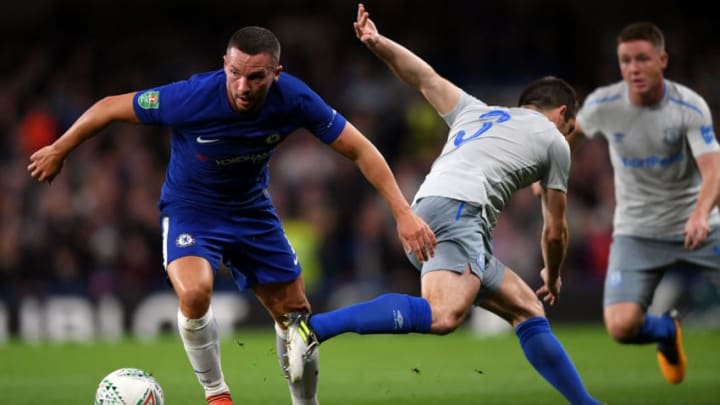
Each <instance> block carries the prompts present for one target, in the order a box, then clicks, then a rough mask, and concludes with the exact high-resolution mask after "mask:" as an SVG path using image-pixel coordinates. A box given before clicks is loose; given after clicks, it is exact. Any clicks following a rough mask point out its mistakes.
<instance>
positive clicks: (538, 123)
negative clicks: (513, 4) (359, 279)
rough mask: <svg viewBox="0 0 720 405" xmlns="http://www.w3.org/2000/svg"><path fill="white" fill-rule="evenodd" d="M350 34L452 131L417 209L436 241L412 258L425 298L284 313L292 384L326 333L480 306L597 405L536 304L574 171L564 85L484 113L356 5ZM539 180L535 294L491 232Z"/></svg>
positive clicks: (557, 383) (555, 255) (577, 394)
mask: <svg viewBox="0 0 720 405" xmlns="http://www.w3.org/2000/svg"><path fill="white" fill-rule="evenodd" d="M355 30H356V34H357V37H358V38H359V39H360V40H361V41H362V42H363V43H364V44H365V45H366V46H367V47H368V48H369V49H370V50H371V51H372V52H373V53H375V55H376V56H377V57H378V58H380V59H381V60H382V61H383V62H385V63H386V64H387V65H388V67H389V68H390V69H391V70H392V71H393V72H394V73H395V75H396V76H398V78H400V79H401V80H402V81H404V82H405V83H407V84H409V85H410V86H412V87H415V88H416V89H418V90H419V91H420V92H421V93H422V94H423V96H425V98H426V99H427V101H428V102H429V103H430V104H431V105H432V106H433V107H434V108H435V109H436V110H437V111H438V113H439V114H441V115H442V117H443V119H444V120H445V122H446V123H447V124H448V126H449V127H450V132H449V133H448V139H447V142H446V144H445V146H444V148H443V150H442V152H441V153H440V156H439V157H438V158H437V159H436V160H435V162H434V163H433V166H432V169H431V171H430V173H429V174H428V175H427V177H426V178H425V181H424V182H423V184H422V185H421V186H420V189H419V190H418V192H417V194H416V195H415V198H414V202H413V209H414V210H415V212H417V213H418V214H419V215H420V216H421V217H422V218H423V219H424V220H425V221H426V222H427V223H428V224H429V225H430V227H431V228H432V229H433V231H434V232H435V235H436V237H437V241H438V244H437V247H436V249H435V252H434V256H433V257H431V258H430V259H429V260H428V261H427V262H425V263H420V262H418V261H417V260H416V259H415V258H413V257H412V256H411V255H409V256H408V257H409V259H410V261H411V262H412V263H413V264H414V265H415V266H416V267H417V268H418V270H420V272H421V284H422V286H421V288H422V297H412V296H408V295H404V294H384V295H381V296H379V297H377V298H375V299H374V300H371V301H368V302H364V303H359V304H355V305H351V306H348V307H345V308H341V309H338V310H335V311H331V312H327V313H318V314H314V315H311V316H309V317H308V316H307V315H306V314H298V313H296V314H290V315H289V318H290V319H291V324H290V327H289V328H288V339H289V340H288V345H289V347H288V361H289V372H290V379H291V380H296V379H302V378H305V377H307V373H306V372H305V374H303V371H304V370H303V369H304V367H305V362H306V361H307V359H310V358H312V354H313V353H314V351H315V350H316V349H317V347H318V345H319V343H320V342H322V341H325V340H327V339H330V338H332V337H333V336H336V335H339V334H342V333H345V332H355V333H359V334H374V333H413V332H414V333H432V334H439V335H444V334H448V333H450V332H452V331H453V330H455V329H456V328H457V327H458V326H460V325H461V323H462V322H463V320H464V319H465V317H466V316H467V314H468V312H469V311H470V310H471V309H472V307H473V305H480V306H482V307H484V308H487V309H489V310H490V311H492V312H494V313H496V314H498V315H499V316H501V317H502V318H504V319H505V320H506V321H507V322H509V323H510V324H511V325H512V326H513V327H514V328H515V331H516V333H517V336H518V339H519V341H520V345H521V347H522V349H523V351H524V353H525V356H526V357H527V359H528V361H529V362H530V363H531V364H532V366H533V367H535V369H536V370H537V371H538V373H540V374H541V375H542V376H543V377H544V378H545V379H546V380H547V381H548V382H549V383H550V384H552V385H553V386H554V387H555V388H556V389H557V390H558V391H559V392H560V393H561V394H562V395H563V396H564V397H565V398H566V399H567V401H568V402H569V403H572V404H597V403H599V402H598V401H596V400H595V399H594V398H593V397H592V396H591V395H590V394H589V393H588V392H587V391H586V389H585V387H584V386H583V383H582V381H581V378H580V376H579V375H578V372H577V370H576V369H575V367H574V365H573V363H572V361H571V360H570V358H569V357H568V355H567V354H566V352H565V350H564V349H563V347H562V345H561V344H560V342H559V341H558V340H557V338H556V337H555V335H554V334H553V333H552V331H551V329H550V325H549V324H548V321H547V319H546V317H545V312H544V308H543V305H542V303H541V301H540V300H539V299H538V296H539V297H541V298H542V299H543V300H544V301H545V302H547V303H549V304H550V305H553V304H555V303H556V301H557V300H558V297H559V294H560V287H561V276H560V269H561V265H562V263H563V260H564V257H565V249H566V246H567V237H568V231H567V225H566V220H565V207H566V190H567V180H568V172H569V169H570V148H569V145H568V143H567V141H566V139H565V137H564V135H567V134H570V133H571V132H572V131H573V127H574V123H575V113H576V111H577V99H576V96H575V92H574V90H573V89H572V88H571V87H570V86H569V85H568V84H567V83H566V82H564V81H563V80H560V79H557V78H554V77H546V78H543V79H540V80H537V81H535V82H533V83H531V84H530V85H529V86H528V87H527V88H526V89H525V90H524V91H523V93H522V95H521V96H520V101H519V107H515V108H508V107H499V106H489V105H487V104H485V103H484V102H482V101H480V100H478V99H476V98H475V97H473V96H471V95H469V94H467V93H465V92H464V91H463V90H461V89H460V88H458V87H456V86H455V85H454V84H452V83H451V82H449V81H448V80H446V79H445V78H443V77H441V76H440V75H438V74H437V73H436V72H435V71H434V70H433V69H432V67H431V66H429V65H428V64H427V63H426V62H425V61H423V60H422V59H420V58H419V57H418V56H416V55H415V54H413V53H412V52H410V51H409V50H408V49H406V48H404V47H403V46H401V45H399V44H397V43H395V42H393V41H392V40H390V39H389V38H387V37H384V36H382V35H380V34H379V33H378V31H377V29H376V27H375V24H374V23H373V22H372V20H370V19H369V17H368V13H367V12H366V11H365V8H364V6H363V5H360V6H359V8H358V16H357V21H356V22H355ZM538 180H539V181H540V183H541V184H542V186H543V192H542V207H543V209H542V213H543V217H544V227H543V232H542V241H541V244H542V251H543V257H544V261H545V268H544V269H542V270H541V272H540V274H541V276H542V279H543V281H544V285H543V286H541V287H540V288H539V289H538V290H537V291H536V292H534V291H533V290H532V289H531V288H530V287H529V286H528V285H527V284H526V283H525V282H524V281H523V280H522V279H521V278H520V277H519V276H518V275H517V274H516V273H515V272H513V271H512V270H511V269H509V268H507V267H505V266H504V265H503V264H502V263H501V262H500V261H499V260H498V259H497V258H495V257H494V256H493V255H492V243H491V232H492V230H493V228H494V226H495V224H496V221H497V218H498V216H499V215H500V213H501V211H502V210H503V208H504V207H505V205H506V204H507V203H508V201H509V199H510V197H511V196H512V194H513V193H514V192H515V191H517V190H519V189H521V188H523V187H526V186H528V185H530V184H531V183H533V182H535V181H538ZM478 355H481V354H478ZM310 377H312V376H310ZM510 402H512V401H510Z"/></svg>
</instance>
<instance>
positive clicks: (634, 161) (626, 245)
mask: <svg viewBox="0 0 720 405" xmlns="http://www.w3.org/2000/svg"><path fill="white" fill-rule="evenodd" d="M617 55H618V62H619V66H620V73H621V74H622V78H623V80H622V81H619V82H617V83H614V84H611V85H608V86H603V87H600V88H598V89H596V90H595V91H593V92H592V93H591V94H590V95H588V97H587V98H586V99H585V102H584V104H583V106H582V108H581V109H580V111H579V113H578V117H577V126H576V133H575V134H574V136H573V137H572V140H571V143H572V144H573V145H578V144H579V141H580V140H582V139H583V138H584V137H585V136H589V137H594V136H602V137H603V138H605V139H606V140H607V144H608V147H609V151H610V158H611V162H612V166H613V170H614V176H615V199H616V203H617V204H616V208H615V216H614V229H613V241H612V245H611V248H610V259H609V263H608V269H607V275H606V278H605V290H604V308H605V309H604V318H605V325H606V327H607V330H608V333H609V334H610V336H612V337H613V338H614V339H615V340H617V341H618V342H620V343H626V344H627V343H631V344H647V343H657V349H658V350H657V359H658V362H659V366H660V369H661V372H662V374H663V376H664V377H665V379H666V380H667V381H668V382H670V383H672V384H677V383H680V382H681V381H682V380H683V378H684V376H685V372H686V363H687V360H686V357H685V353H684V350H683V347H682V335H681V330H680V323H679V321H678V319H677V314H676V313H674V312H669V313H667V314H663V315H661V316H658V315H651V314H648V313H647V309H648V306H649V305H650V303H651V301H652V298H653V294H654V292H655V288H656V286H657V285H658V283H659V281H660V279H661V278H662V276H663V274H664V273H665V272H666V271H667V270H671V269H673V268H679V269H688V270H692V271H701V270H714V271H719V270H720V215H718V209H717V207H716V202H717V201H718V199H719V198H720V197H719V196H720V146H719V145H718V141H717V139H716V137H715V132H714V131H713V124H712V117H711V115H710V110H709V109H708V105H707V103H706V102H705V100H704V99H703V98H702V97H701V96H700V95H698V94H697V93H696V92H694V91H693V90H691V89H689V88H687V87H686V86H683V85H681V84H679V83H676V82H673V81H671V80H667V79H665V78H664V74H663V71H664V69H665V67H666V66H667V63H668V54H667V52H666V51H665V40H664V38H663V34H662V31H660V29H659V28H658V27H657V26H655V25H654V24H652V23H649V22H636V23H632V24H630V25H628V26H626V27H625V28H624V29H623V30H622V31H621V32H620V34H619V35H618V42H617ZM574 147H575V146H574ZM574 147H573V149H574Z"/></svg>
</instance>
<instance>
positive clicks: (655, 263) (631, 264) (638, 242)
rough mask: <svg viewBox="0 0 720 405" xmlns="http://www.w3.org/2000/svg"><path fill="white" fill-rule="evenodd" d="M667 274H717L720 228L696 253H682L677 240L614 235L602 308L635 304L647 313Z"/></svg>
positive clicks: (681, 246)
mask: <svg viewBox="0 0 720 405" xmlns="http://www.w3.org/2000/svg"><path fill="white" fill-rule="evenodd" d="M668 270H688V271H712V270H714V271H720V228H718V227H716V228H715V229H713V230H712V231H711V232H710V234H709V235H708V239H707V240H706V241H705V243H704V244H703V245H702V246H700V247H699V248H697V249H696V250H688V249H685V247H684V246H683V239H682V238H681V237H678V238H675V239H650V238H641V237H635V236H627V235H615V236H614V237H613V241H612V244H611V245H610V259H609V262H608V270H607V274H606V276H605V291H604V299H603V301H604V302H603V304H604V305H605V306H608V305H610V304H614V303H618V302H636V303H638V304H640V306H642V307H643V309H647V308H648V306H650V303H651V302H652V299H653V294H654V293H655V288H656V287H657V285H658V283H659V282H660V280H661V279H662V277H663V275H664V274H665V273H666V272H667V271H668Z"/></svg>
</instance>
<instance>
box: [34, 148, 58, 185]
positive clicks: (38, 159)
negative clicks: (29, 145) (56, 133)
mask: <svg viewBox="0 0 720 405" xmlns="http://www.w3.org/2000/svg"><path fill="white" fill-rule="evenodd" d="M64 161H65V157H64V156H63V155H62V153H60V152H59V151H58V150H57V149H56V148H55V146H54V145H48V146H45V147H43V148H40V149H38V150H37V151H36V152H35V153H33V154H32V155H31V156H30V164H29V165H28V167H27V169H28V172H30V176H32V177H33V178H34V179H37V181H39V182H43V181H47V182H48V183H50V182H52V180H53V179H54V178H55V176H57V174H58V173H60V170H61V169H62V166H63V162H64Z"/></svg>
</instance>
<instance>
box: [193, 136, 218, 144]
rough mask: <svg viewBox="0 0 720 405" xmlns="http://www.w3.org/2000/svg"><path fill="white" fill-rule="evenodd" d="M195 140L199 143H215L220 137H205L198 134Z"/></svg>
mask: <svg viewBox="0 0 720 405" xmlns="http://www.w3.org/2000/svg"><path fill="white" fill-rule="evenodd" d="M195 140H196V141H197V143H213V142H217V141H219V139H205V138H203V137H202V136H198V137H197V138H195Z"/></svg>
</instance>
